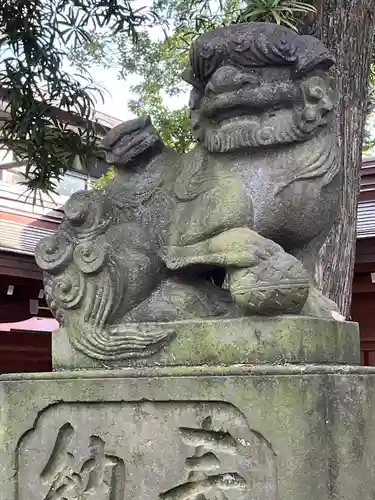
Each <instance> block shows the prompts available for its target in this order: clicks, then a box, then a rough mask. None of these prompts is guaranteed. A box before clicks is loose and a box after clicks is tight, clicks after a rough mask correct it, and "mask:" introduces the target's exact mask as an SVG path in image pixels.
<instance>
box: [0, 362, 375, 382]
mask: <svg viewBox="0 0 375 500" xmlns="http://www.w3.org/2000/svg"><path fill="white" fill-rule="evenodd" d="M250 375H257V376H258V375H291V376H292V375H297V376H303V375H375V366H356V365H231V366H167V367H144V368H122V369H118V370H113V369H108V370H64V371H57V372H40V373H11V374H2V375H0V382H1V381H7V380H9V381H12V380H54V379H60V380H64V379H75V378H80V379H116V378H149V377H189V376H190V377H199V376H202V377H207V376H225V377H228V376H236V377H238V376H250Z"/></svg>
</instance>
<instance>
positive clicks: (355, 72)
mask: <svg viewBox="0 0 375 500" xmlns="http://www.w3.org/2000/svg"><path fill="white" fill-rule="evenodd" d="M317 29H318V36H319V35H320V37H321V38H322V40H323V41H324V43H325V45H326V46H327V47H329V48H330V50H331V51H332V52H333V54H334V56H335V57H336V66H335V68H334V73H335V76H336V78H337V91H338V98H339V101H338V105H337V115H338V145H339V159H338V160H339V162H340V164H341V166H342V172H343V178H342V189H341V202H340V213H339V216H338V218H337V221H336V223H335V225H334V227H333V229H332V231H331V234H330V236H329V237H328V239H327V241H326V243H325V245H324V246H323V248H322V250H321V255H320V257H321V258H320V262H319V264H318V266H317V269H316V277H317V280H318V284H319V286H320V288H321V290H322V291H323V292H324V293H325V294H326V295H328V296H329V297H330V298H331V299H333V300H334V301H335V302H336V303H337V304H338V306H339V308H340V310H341V312H342V314H343V315H344V316H346V317H347V316H348V315H349V314H350V303H351V295H352V281H353V274H354V261H355V245H356V220H357V205H358V200H359V190H360V169H361V163H362V141H363V135H364V126H365V121H366V109H367V96H368V90H367V89H368V79H369V71H370V64H371V59H372V47H373V41H374V30H375V0H318V1H317Z"/></svg>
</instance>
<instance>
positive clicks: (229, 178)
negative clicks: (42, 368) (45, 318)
mask: <svg viewBox="0 0 375 500" xmlns="http://www.w3.org/2000/svg"><path fill="white" fill-rule="evenodd" d="M332 64H333V59H332V57H331V55H330V54H329V53H328V51H327V50H326V48H325V47H324V46H323V45H322V44H321V42H320V41H319V40H317V39H315V38H312V37H308V36H300V35H297V34H296V33H294V32H293V31H291V30H288V29H286V28H284V27H281V26H277V25H274V24H269V23H265V24H262V23H250V24H246V23H245V24H240V25H235V26H230V27H227V28H221V29H218V30H215V31H213V32H210V33H207V34H206V35H204V36H202V37H201V38H199V39H198V40H197V41H196V42H195V43H194V45H193V46H192V48H191V54H190V67H189V68H188V69H187V71H186V72H185V75H184V77H185V79H186V80H187V81H189V83H191V85H192V92H191V99H190V108H191V119H192V126H193V130H194V133H195V135H196V137H197V140H198V143H197V146H196V148H195V149H194V150H193V151H190V152H189V153H187V154H186V155H184V156H179V155H177V153H176V152H174V151H171V150H169V149H168V148H167V147H165V145H163V143H162V141H161V140H160V138H159V137H158V134H157V132H156V130H155V129H154V127H153V126H152V124H151V122H150V120H149V119H148V118H147V117H143V118H140V119H138V120H135V121H134V120H133V121H131V122H129V123H126V124H123V125H121V126H119V127H117V128H115V129H113V130H112V131H111V132H110V133H109V134H108V136H107V137H106V138H105V139H104V141H103V143H102V145H101V149H100V152H99V153H98V154H100V155H101V156H102V157H103V158H105V159H106V160H107V162H108V164H109V165H115V166H116V168H117V176H116V179H115V180H114V182H113V183H112V184H111V185H110V186H108V188H107V190H106V191H103V192H100V193H98V192H82V193H77V194H75V195H73V197H72V198H71V199H70V200H69V201H68V203H67V205H66V207H65V214H66V220H65V221H64V222H63V224H62V225H61V228H60V230H59V231H58V232H57V233H56V235H55V236H53V237H51V238H49V239H46V240H44V241H42V242H41V244H40V245H39V246H38V249H37V252H36V260H37V262H38V264H39V266H40V267H41V268H42V269H43V270H44V271H45V289H46V292H47V299H48V300H49V303H50V306H51V308H52V310H53V311H54V312H55V314H56V317H57V318H58V319H59V321H61V323H63V325H64V328H65V329H66V331H67V332H68V336H69V339H70V342H71V343H72V345H73V346H74V347H75V348H77V349H79V350H80V351H81V352H86V354H87V355H88V356H91V355H92V353H93V352H96V353H102V354H103V352H110V351H111V349H112V351H111V352H112V353H113V354H114V355H117V356H119V355H120V354H119V351H121V350H126V349H127V348H128V347H129V345H132V343H133V344H134V342H138V337H137V329H135V331H133V330H129V329H128V324H129V323H137V322H138V323H145V322H173V321H181V320H190V319H204V318H215V317H221V318H226V317H230V318H236V317H243V316H252V315H266V316H275V315H282V314H301V315H305V316H313V317H318V318H326V319H332V317H333V316H335V314H336V315H337V308H336V306H335V304H334V303H333V302H332V301H330V300H328V299H327V298H326V297H323V296H322V295H321V294H320V293H319V292H318V291H317V290H316V288H315V284H314V278H313V274H314V266H315V261H316V259H317V257H318V251H319V248H320V246H321V244H322V242H323V241H324V239H325V236H326V234H327V232H328V231H329V229H330V227H331V226H332V224H333V221H334V218H335V215H336V209H337V206H338V199H339V180H340V172H339V165H338V163H337V161H336V142H335V124H334V123H333V121H332V117H333V114H332V108H333V103H334V91H333V82H332V80H331V78H330V76H329V75H328V69H329V67H330V66H331V65H332ZM164 340H165V339H164ZM164 340H163V339H159V338H156V339H151V340H150V344H152V343H153V342H154V343H159V342H164ZM114 345H116V346H119V349H118V350H117V351H116V350H113V348H112V347H113V346H114ZM147 349H148V348H147V346H146V347H145V351H144V352H145V354H147V353H148V350H147Z"/></svg>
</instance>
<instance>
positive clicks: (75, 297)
mask: <svg viewBox="0 0 375 500" xmlns="http://www.w3.org/2000/svg"><path fill="white" fill-rule="evenodd" d="M85 289H86V286H85V280H84V278H83V275H82V273H81V272H80V271H79V269H77V268H76V266H70V267H68V268H67V269H66V270H65V271H64V273H62V274H60V275H59V276H57V277H56V278H55V279H54V280H53V281H52V284H51V297H53V300H54V302H55V304H56V306H57V308H63V309H72V308H74V307H76V306H78V304H79V303H80V302H81V300H82V298H83V296H84V293H85Z"/></svg>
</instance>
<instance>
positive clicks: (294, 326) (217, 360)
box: [52, 316, 360, 370]
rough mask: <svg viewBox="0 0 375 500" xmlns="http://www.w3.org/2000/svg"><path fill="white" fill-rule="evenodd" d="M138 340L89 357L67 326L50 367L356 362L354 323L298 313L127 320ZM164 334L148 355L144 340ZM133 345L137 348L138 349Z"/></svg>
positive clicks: (56, 342) (54, 341)
mask: <svg viewBox="0 0 375 500" xmlns="http://www.w3.org/2000/svg"><path fill="white" fill-rule="evenodd" d="M128 326H129V330H133V331H134V332H137V338H138V345H136V344H135V343H134V345H133V347H132V349H130V350H128V351H123V352H122V353H120V352H119V351H117V353H116V352H115V353H114V354H108V355H107V357H106V358H105V359H103V358H104V354H105V353H103V358H102V359H98V358H95V357H89V356H87V355H86V353H85V352H81V351H79V350H76V349H75V348H74V347H73V346H72V345H71V344H70V342H69V341H68V338H67V337H68V334H67V332H66V330H64V329H60V330H59V331H58V332H55V333H54V335H53V338H52V345H53V349H52V351H53V365H54V369H55V370H61V369H79V368H104V367H108V368H113V367H116V366H117V367H120V366H168V365H169V366H173V365H177V366H178V365H180V366H181V365H187V366H188V365H231V364H236V363H265V362H267V363H279V364H282V363H337V364H340V363H342V364H359V362H360V353H359V330H358V325H357V324H356V323H349V322H338V321H333V320H323V319H318V318H309V317H303V316H278V317H271V318H265V317H261V316H253V317H251V318H237V319H217V320H188V321H179V322H168V323H147V324H146V323H143V324H142V323H140V324H137V325H128ZM156 337H158V338H164V339H165V342H164V345H157V346H154V348H153V349H151V346H149V351H148V354H149V355H147V356H145V352H144V349H143V346H144V343H145V340H144V341H143V343H142V344H141V339H142V338H143V339H145V338H156ZM156 347H157V349H156ZM137 348H138V351H137ZM152 352H155V354H152Z"/></svg>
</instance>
